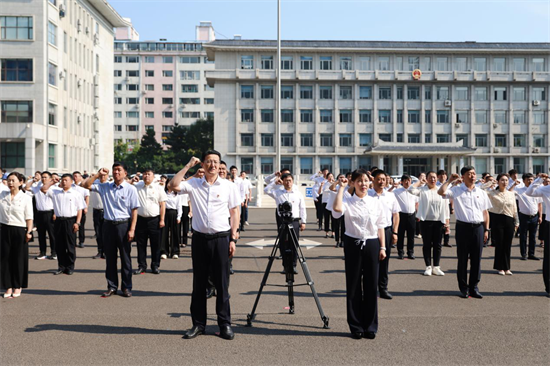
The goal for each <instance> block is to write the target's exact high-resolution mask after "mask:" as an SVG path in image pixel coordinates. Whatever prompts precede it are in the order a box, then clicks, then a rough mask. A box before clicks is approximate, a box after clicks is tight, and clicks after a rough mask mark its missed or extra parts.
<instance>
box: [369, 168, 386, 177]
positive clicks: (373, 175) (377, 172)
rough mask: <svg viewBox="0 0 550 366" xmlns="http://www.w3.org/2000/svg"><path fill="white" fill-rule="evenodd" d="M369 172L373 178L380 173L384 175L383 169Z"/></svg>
mask: <svg viewBox="0 0 550 366" xmlns="http://www.w3.org/2000/svg"><path fill="white" fill-rule="evenodd" d="M371 174H372V177H373V178H376V177H378V176H379V175H380V174H384V175H386V172H385V171H383V170H382V169H376V170H375V171H373V172H371Z"/></svg>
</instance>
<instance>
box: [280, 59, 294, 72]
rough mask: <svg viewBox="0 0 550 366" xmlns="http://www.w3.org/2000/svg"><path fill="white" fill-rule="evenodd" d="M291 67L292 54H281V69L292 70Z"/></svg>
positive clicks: (292, 66)
mask: <svg viewBox="0 0 550 366" xmlns="http://www.w3.org/2000/svg"><path fill="white" fill-rule="evenodd" d="M293 68H294V65H293V59H292V56H281V70H292V69H293Z"/></svg>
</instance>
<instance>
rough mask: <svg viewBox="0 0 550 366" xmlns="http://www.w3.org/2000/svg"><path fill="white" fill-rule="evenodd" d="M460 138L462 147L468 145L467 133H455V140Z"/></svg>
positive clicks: (457, 140)
mask: <svg viewBox="0 0 550 366" xmlns="http://www.w3.org/2000/svg"><path fill="white" fill-rule="evenodd" d="M460 140H462V146H463V147H468V146H469V141H468V135H466V134H460V135H456V142H459V141H460Z"/></svg>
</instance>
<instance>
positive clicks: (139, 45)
mask: <svg viewBox="0 0 550 366" xmlns="http://www.w3.org/2000/svg"><path fill="white" fill-rule="evenodd" d="M114 49H115V51H150V52H151V51H188V52H201V51H202V50H203V47H202V43H198V42H197V43H157V42H115V45H114ZM143 57H144V58H147V59H148V61H147V62H155V61H154V59H155V56H143ZM212 62H213V61H208V58H206V57H204V63H205V64H206V63H212ZM197 63H198V62H197Z"/></svg>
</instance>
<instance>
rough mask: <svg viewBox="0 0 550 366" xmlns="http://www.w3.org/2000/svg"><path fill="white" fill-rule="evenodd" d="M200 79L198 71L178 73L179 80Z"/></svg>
mask: <svg viewBox="0 0 550 366" xmlns="http://www.w3.org/2000/svg"><path fill="white" fill-rule="evenodd" d="M163 72H164V71H163ZM200 78H201V72H200V71H190V70H184V71H180V80H200Z"/></svg>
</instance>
